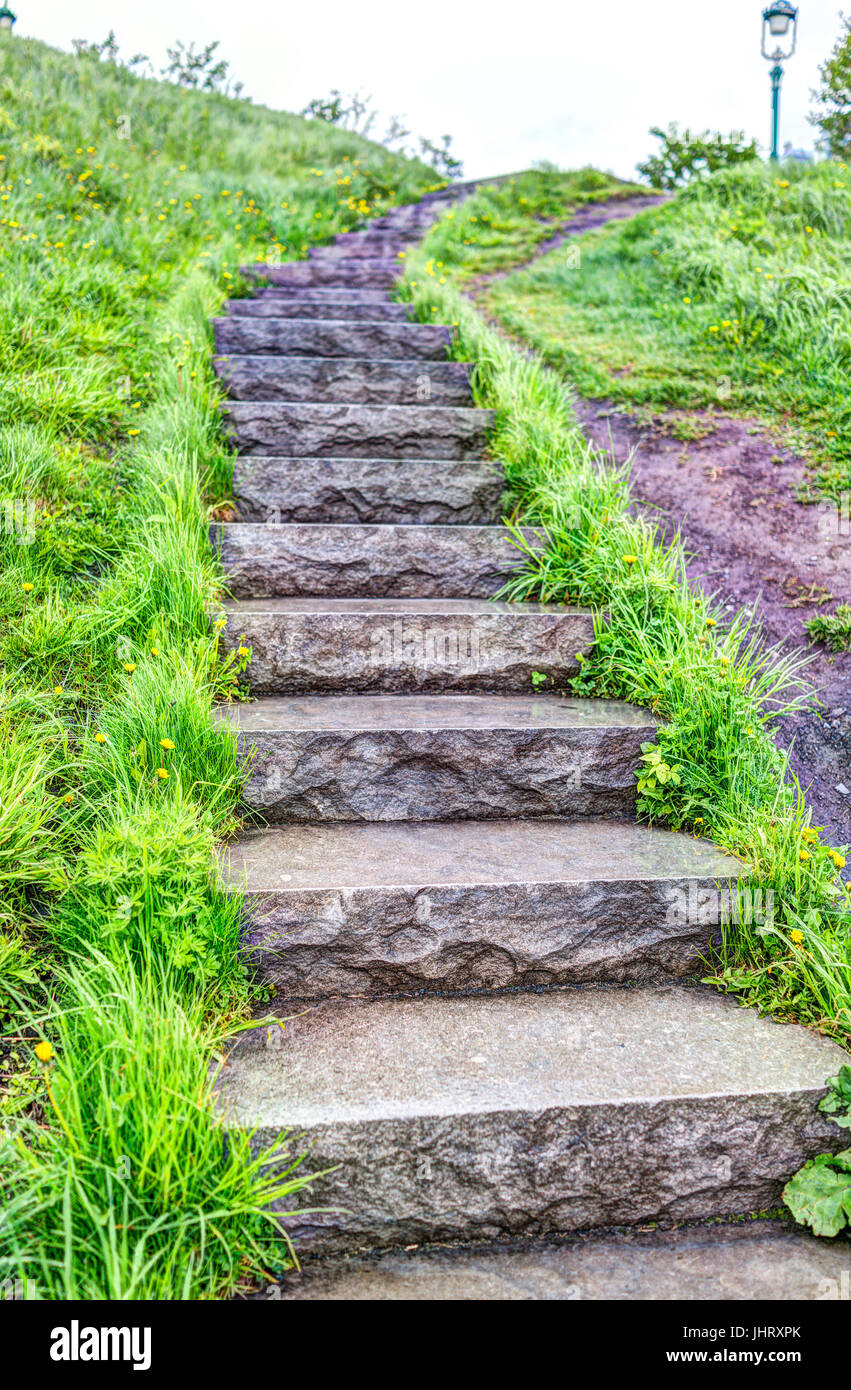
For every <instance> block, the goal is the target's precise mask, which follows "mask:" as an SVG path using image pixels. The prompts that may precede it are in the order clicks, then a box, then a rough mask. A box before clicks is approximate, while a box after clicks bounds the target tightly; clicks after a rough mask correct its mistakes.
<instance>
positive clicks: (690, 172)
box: [637, 122, 759, 189]
mask: <svg viewBox="0 0 851 1390" xmlns="http://www.w3.org/2000/svg"><path fill="white" fill-rule="evenodd" d="M650 134H651V135H655V136H656V138H657V139H658V140H660V141H661V149H659V150H657V152H656V154H651V155H649V156H648V157H647V159H646V160H645V161H644V163H643V164H639V165H638V166H637V168H638V172H639V173H640V174H643V175H644V177H645V178H646V179H648V180H649V182H650V183H651V184H652V185H653V187H654V188H667V189H673V188H679V187H680V186H681V185H682V184H684V183H688V181H689V180H690V179H694V178H701V177H702V176H703V175H705V174H711V173H714V171H715V170H716V169H725V168H727V167H728V166H729V165H731V164H744V163H747V162H748V161H750V160H753V159H758V158H759V147H758V145H757V143H756V141H755V140H747V139H746V138H745V133H744V131H743V130H731V131H730V134H729V135H722V134H721V133H720V132H719V131H710V130H703V131H700V132H697V131H691V130H689V129H688V127H686V129H685V130H683V131H682V132H681V131H680V129H679V127H678V126H677V125H676V123H675V122H672V124H671V125H669V126H668V129H667V130H662V129H661V128H660V127H659V126H653V127H652V129H651V131H650Z"/></svg>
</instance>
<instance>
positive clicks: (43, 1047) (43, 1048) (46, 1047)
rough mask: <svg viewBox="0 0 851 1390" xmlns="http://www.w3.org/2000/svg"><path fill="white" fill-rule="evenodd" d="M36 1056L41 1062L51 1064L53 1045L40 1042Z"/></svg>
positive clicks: (37, 1045)
mask: <svg viewBox="0 0 851 1390" xmlns="http://www.w3.org/2000/svg"><path fill="white" fill-rule="evenodd" d="M35 1055H36V1057H37V1058H38V1060H39V1061H40V1062H49V1061H50V1059H51V1057H52V1056H53V1043H49V1042H39V1043H36V1045H35Z"/></svg>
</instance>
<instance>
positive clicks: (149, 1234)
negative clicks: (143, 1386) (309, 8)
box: [0, 37, 437, 1298]
mask: <svg viewBox="0 0 851 1390" xmlns="http://www.w3.org/2000/svg"><path fill="white" fill-rule="evenodd" d="M128 132H129V135H130V138H123V137H124V136H126V135H127V134H128ZM436 185H437V180H436V176H435V174H434V173H433V171H432V170H430V169H428V168H427V167H426V166H425V165H423V164H419V163H417V162H414V161H409V160H405V159H402V158H400V157H398V156H395V155H392V154H390V153H389V152H388V151H386V150H384V149H383V148H381V147H380V146H376V145H374V144H371V143H370V142H368V141H366V140H363V139H361V138H360V137H358V136H355V135H351V134H349V133H347V132H344V131H340V130H338V129H336V128H334V127H330V126H328V125H327V124H325V123H323V122H308V121H304V120H302V119H300V118H298V117H294V116H289V115H287V114H286V113H277V112H271V111H268V110H264V109H262V108H257V107H252V106H250V105H249V104H247V103H245V102H237V101H234V100H230V99H228V98H225V97H220V96H215V95H209V94H203V93H186V92H183V91H180V90H178V89H177V88H175V87H171V86H168V85H164V84H162V83H157V82H152V81H143V80H140V79H137V78H135V77H133V76H132V75H131V74H129V73H128V72H127V71H126V70H125V69H123V68H121V67H120V66H118V65H116V64H114V63H107V62H102V63H98V62H97V61H96V60H94V59H92V58H72V57H69V56H68V55H64V54H60V53H57V52H55V51H53V50H51V49H48V48H46V47H45V46H43V45H41V44H37V43H31V42H25V41H19V40H17V39H15V40H9V39H8V38H3V37H0V422H2V423H0V737H2V742H3V746H4V757H3V760H2V762H0V1034H2V1037H0V1059H2V1063H3V1069H4V1073H5V1075H4V1077H3V1084H2V1086H0V1121H2V1144H3V1149H4V1153H3V1157H2V1159H0V1188H2V1197H3V1205H2V1214H0V1281H2V1280H3V1279H5V1278H7V1277H12V1278H21V1279H24V1280H27V1281H29V1283H28V1287H34V1288H35V1290H36V1292H35V1294H34V1296H36V1297H44V1298H69V1297H81V1298H147V1297H153V1298H197V1297H209V1296H222V1295H224V1294H226V1293H227V1292H228V1291H229V1290H231V1289H233V1288H234V1287H235V1286H236V1284H237V1282H238V1281H239V1280H240V1279H242V1278H244V1277H245V1276H246V1275H247V1274H248V1273H249V1272H251V1271H253V1272H255V1273H257V1272H258V1271H261V1270H263V1269H265V1268H269V1267H274V1266H275V1265H281V1264H283V1263H285V1262H286V1261H287V1260H288V1259H289V1251H288V1247H287V1245H286V1242H285V1240H284V1239H283V1238H282V1237H281V1235H280V1234H279V1232H278V1230H277V1228H276V1227H275V1225H274V1223H272V1222H271V1221H270V1220H269V1218H268V1216H266V1215H265V1214H264V1212H265V1208H266V1206H267V1203H268V1200H269V1198H270V1194H272V1191H273V1189H275V1188H276V1187H277V1191H276V1192H275V1194H274V1195H276V1196H277V1197H279V1198H285V1197H286V1195H287V1193H288V1191H290V1190H294V1189H293V1184H295V1185H297V1184H298V1183H299V1182H301V1177H300V1176H299V1174H294V1175H293V1176H292V1177H291V1178H287V1177H286V1176H284V1178H282V1179H281V1180H280V1181H278V1180H276V1179H273V1178H271V1177H269V1175H268V1173H267V1172H266V1171H265V1170H264V1167H263V1163H262V1160H261V1159H258V1158H256V1157H255V1158H252V1157H251V1156H250V1154H249V1150H248V1147H247V1145H248V1140H247V1139H245V1140H244V1141H243V1140H242V1139H238V1140H233V1139H232V1138H231V1139H229V1140H228V1143H227V1145H225V1142H224V1138H223V1131H222V1128H221V1125H220V1123H219V1122H218V1121H217V1119H216V1117H215V1114H214V1110H213V1105H212V1100H211V1093H210V1081H209V1077H208V1065H209V1059H210V1055H211V1052H212V1051H214V1049H216V1048H217V1047H219V1046H220V1045H221V1044H222V1042H223V1039H224V1038H225V1037H226V1036H227V1035H228V1033H229V1031H230V1030H232V1029H234V1028H238V1027H240V1026H241V1025H242V1021H243V1020H244V1019H245V1018H246V1016H247V1013H248V1010H249V1006H250V1005H252V1004H254V1003H256V1002H257V1000H258V998H259V996H258V992H257V989H256V987H255V986H254V984H253V983H252V981H251V979H250V978H249V976H248V974H247V973H246V971H245V969H244V968H243V966H242V965H241V963H240V961H239V958H238V954H237V945H238V940H237V928H238V918H239V912H240V906H241V904H240V900H239V897H238V895H237V896H228V895H227V894H226V893H225V892H224V891H223V890H222V887H221V884H220V882H219V877H218V873H217V869H216V861H215V858H214V853H213V850H214V845H215V842H216V841H217V840H219V839H221V838H222V837H225V836H227V835H228V834H230V833H231V832H232V831H233V829H234V828H235V824H236V806H237V801H238V797H239V791H240V787H241V784H242V780H243V777H244V768H243V767H242V766H241V763H240V759H239V757H238V755H237V751H236V744H235V738H234V736H233V734H232V732H230V731H229V730H228V729H227V728H225V727H224V726H223V725H222V724H218V723H215V724H214V722H213V720H212V717H211V711H212V706H213V702H214V701H215V700H217V699H221V698H223V697H224V698H227V697H229V696H233V695H235V694H236V679H237V676H238V674H239V665H240V662H239V661H238V660H237V661H235V660H234V659H233V658H231V657H228V658H227V659H224V660H222V659H221V658H220V653H219V637H218V632H217V631H216V630H215V629H214V628H211V625H210V620H209V616H208V615H209V608H210V605H211V604H213V603H216V602H218V600H219V599H220V598H221V595H222V591H223V590H222V579H221V575H220V573H219V571H218V568H217V565H216V562H215V560H214V557H213V554H212V551H211V547H210V545H209V541H208V525H209V520H210V515H211V512H213V511H214V510H215V508H216V507H217V505H219V504H221V503H223V502H225V501H226V500H227V498H228V497H229V493H230V486H231V461H230V450H229V448H228V445H227V442H226V440H225V438H224V436H223V434H222V430H221V424H220V414H219V405H220V400H221V395H220V391H219V387H218V384H217V382H216V379H215V377H214V375H213V373H212V369H211V361H212V338H211V330H210V326H209V320H210V318H211V317H212V316H214V315H215V314H216V313H217V312H219V311H220V308H221V305H222V303H223V300H224V299H225V298H226V297H227V296H228V295H229V294H232V293H240V292H241V291H242V289H243V285H242V281H241V280H240V273H239V266H240V264H241V263H246V262H252V261H265V260H277V259H282V258H283V259H287V258H292V257H297V256H300V255H301V254H302V253H303V252H304V251H305V250H306V249H307V247H308V246H309V245H310V244H312V243H314V242H317V241H321V240H324V239H327V238H328V237H330V236H331V235H333V234H334V233H335V232H338V231H343V230H346V229H348V228H351V227H354V226H357V225H362V224H363V223H364V222H365V221H367V220H368V219H369V218H370V217H372V216H375V215H378V214H380V213H381V212H382V211H384V210H385V209H386V208H388V207H390V206H393V204H394V203H397V202H403V201H410V200H412V199H415V198H417V197H419V196H420V195H421V194H422V193H423V192H424V191H426V190H427V189H429V188H433V187H435V186H436ZM243 664H244V663H243ZM163 741H165V744H166V746H165V747H164V746H163ZM39 1039H41V1040H42V1041H44V1042H49V1043H50V1044H51V1045H52V1047H53V1048H54V1059H53V1060H52V1061H51V1062H50V1063H49V1064H48V1065H47V1067H45V1066H42V1064H41V1063H40V1062H39V1061H37V1059H36V1057H35V1055H34V1044H35V1043H36V1042H37V1041H38V1040H39Z"/></svg>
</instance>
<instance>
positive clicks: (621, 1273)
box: [259, 1219, 851, 1303]
mask: <svg viewBox="0 0 851 1390" xmlns="http://www.w3.org/2000/svg"><path fill="white" fill-rule="evenodd" d="M850 1281H851V1243H849V1242H848V1241H845V1242H842V1243H840V1242H838V1241H836V1240H817V1239H816V1237H815V1236H811V1235H809V1234H808V1233H807V1232H806V1231H804V1230H802V1228H801V1227H800V1226H795V1225H794V1223H793V1222H786V1221H778V1220H765V1219H762V1220H758V1221H729V1222H724V1223H720V1224H719V1223H715V1224H712V1225H704V1224H698V1223H695V1224H690V1225H685V1226H678V1227H675V1228H673V1229H671V1230H636V1231H624V1230H621V1231H618V1232H617V1233H614V1234H596V1235H590V1236H588V1235H584V1236H578V1235H574V1236H562V1237H553V1236H551V1237H549V1239H547V1238H543V1239H540V1238H539V1239H537V1240H530V1241H505V1242H500V1243H498V1244H491V1245H477V1246H472V1247H471V1246H462V1247H459V1246H455V1247H452V1248H447V1247H445V1246H444V1247H428V1246H421V1247H419V1248H418V1249H415V1250H388V1251H382V1252H376V1253H374V1254H367V1255H352V1256H349V1257H348V1258H347V1259H343V1260H341V1259H330V1260H308V1261H307V1263H306V1264H305V1265H304V1266H303V1268H302V1270H301V1271H300V1272H298V1273H297V1272H295V1271H293V1272H292V1273H290V1274H286V1275H284V1277H283V1279H282V1280H281V1281H280V1283H279V1284H276V1285H275V1284H266V1285H264V1289H263V1293H262V1295H259V1296H261V1297H267V1298H268V1297H269V1296H270V1294H271V1295H273V1296H274V1297H275V1298H280V1299H281V1300H282V1301H283V1302H296V1301H301V1302H307V1301H310V1300H322V1301H323V1302H343V1301H345V1302H347V1303H352V1302H367V1301H369V1302H412V1303H413V1302H416V1303H423V1302H429V1303H436V1302H449V1301H452V1302H459V1303H460V1302H491V1303H497V1302H498V1303H502V1302H531V1301H540V1302H544V1301H565V1302H566V1301H576V1302H583V1301H587V1300H594V1301H597V1302H600V1301H603V1300H610V1299H617V1300H626V1299H629V1300H630V1301H632V1302H639V1303H642V1302H643V1303H660V1302H680V1301H682V1300H689V1301H691V1302H721V1301H723V1302H731V1301H746V1302H751V1301H753V1300H757V1301H759V1300H765V1301H771V1302H776V1301H778V1300H783V1301H788V1302H796V1303H797V1302H802V1301H810V1300H824V1299H826V1300H830V1301H839V1300H840V1299H842V1298H843V1297H847V1293H846V1292H844V1291H845V1290H847V1288H848V1287H849V1282H850Z"/></svg>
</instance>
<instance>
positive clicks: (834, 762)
mask: <svg viewBox="0 0 851 1390" xmlns="http://www.w3.org/2000/svg"><path fill="white" fill-rule="evenodd" d="M654 201H657V202H658V201H662V200H661V199H655V200H654V199H653V198H649V197H648V198H646V199H631V200H629V199H627V200H617V201H615V202H612V203H605V204H596V205H594V206H593V207H589V208H585V209H583V210H582V215H581V216H579V215H577V216H576V217H575V218H572V219H571V220H570V221H569V222H567V223H565V225H564V227H563V228H562V229H561V230H560V231H559V232H558V233H557V234H556V235H554V236H553V237H552V238H550V240H549V241H548V242H545V243H543V244H542V245H541V246H540V247H538V248H537V251H536V254H535V256H534V257H533V260H537V259H538V258H539V257H540V256H541V255H543V254H545V253H546V251H548V250H552V249H553V248H554V247H555V246H557V245H560V244H561V243H562V242H563V241H565V240H566V239H567V238H568V237H570V236H574V235H579V234H580V233H581V232H584V231H588V230H590V229H591V227H596V226H602V225H604V224H605V223H606V222H609V221H612V220H615V219H620V218H623V217H626V216H630V215H631V214H632V213H633V212H635V211H637V210H638V205H639V204H640V205H641V207H646V206H649V205H651V204H652V203H653V202H654ZM586 214H590V215H588V216H586ZM527 264H528V263H527ZM514 269H519V267H514ZM506 273H510V272H500V273H499V274H500V275H502V274H506ZM490 278H498V277H496V276H495V277H490ZM487 283H488V278H481V279H479V280H478V281H477V282H476V283H475V284H473V285H472V286H471V288H470V293H471V295H472V297H474V298H475V299H479V298H480V297H481V294H482V292H483V290H484V289H485V287H486V285H487ZM497 326H498V325H497ZM576 408H577V412H578V415H579V418H580V421H581V423H582V426H583V428H584V430H585V432H586V434H587V435H588V437H589V438H590V439H592V440H593V442H594V443H595V444H597V445H599V446H600V447H601V448H610V447H611V448H612V449H613V451H614V454H615V457H616V458H618V459H621V460H622V459H625V458H626V457H627V456H628V455H630V454H634V466H635V473H634V484H633V491H634V496H635V505H636V507H637V508H638V509H639V510H641V511H644V512H645V513H646V514H648V515H653V516H655V517H658V518H659V519H660V520H662V521H663V522H665V523H667V524H668V525H669V526H670V527H671V528H674V527H676V528H679V529H680V531H681V533H682V536H683V540H684V543H685V546H686V549H687V551H688V552H689V555H690V556H691V559H690V563H689V574H690V576H691V577H692V578H693V579H694V580H695V581H696V582H698V583H699V584H700V585H701V586H702V587H703V588H704V589H706V590H707V591H709V592H713V591H714V592H716V593H717V594H719V595H720V596H721V598H722V599H723V600H725V601H726V602H727V603H728V604H729V605H730V607H731V609H733V608H739V607H743V606H745V605H749V606H757V608H758V612H759V615H760V620H761V622H762V625H763V628H764V630H765V635H766V640H767V641H768V642H769V643H774V642H782V643H784V644H785V646H786V647H787V648H788V649H792V648H795V649H800V650H801V651H806V652H807V654H808V655H810V656H811V657H812V658H813V660H812V665H811V666H810V668H809V670H808V677H809V679H810V680H811V682H812V685H813V689H814V692H815V693H816V695H817V697H818V699H819V701H820V702H821V706H820V708H818V709H817V710H814V711H813V712H808V713H805V714H802V715H799V716H797V717H796V718H795V719H792V720H786V721H784V723H783V725H782V728H781V729H780V731H779V732H778V743H780V744H782V745H783V746H784V747H786V746H788V745H789V744H790V742H791V743H792V766H793V769H794V771H795V773H796V775H797V776H798V778H799V779H800V781H801V785H802V786H803V787H804V788H805V790H806V791H807V794H808V799H809V801H810V804H811V806H812V808H813V817H814V821H815V823H817V824H820V825H823V826H824V827H825V829H826V831H827V833H828V836H829V838H830V840H831V842H832V843H833V844H845V843H848V842H851V653H848V652H843V653H840V654H839V655H836V656H831V654H830V653H829V652H828V651H827V650H826V649H825V648H824V647H822V646H817V647H815V646H812V645H811V644H810V643H809V641H808V638H807V634H806V630H805V627H804V624H805V622H806V620H807V619H808V618H810V617H813V616H814V615H815V614H816V613H818V612H819V611H820V608H821V607H824V608H825V609H827V608H828V607H829V608H831V609H832V608H833V606H834V603H835V602H848V601H849V600H851V535H849V534H847V533H848V531H849V527H848V525H847V521H846V524H845V525H844V526H841V525H840V524H838V517H836V518H828V517H827V516H826V515H825V510H826V509H819V508H817V507H812V506H804V505H802V504H801V503H800V502H798V501H797V500H796V488H797V485H798V482H799V481H800V479H801V478H802V476H803V474H804V471H805V468H804V463H803V461H802V460H801V459H800V458H798V457H796V456H795V455H794V454H791V453H790V452H789V451H788V450H783V449H782V448H779V447H778V445H777V442H776V440H774V439H772V438H771V436H770V435H769V434H768V433H767V432H766V431H765V430H763V429H761V428H760V427H759V426H757V425H756V424H755V423H754V422H753V421H750V420H745V419H735V418H732V417H730V416H728V415H721V414H713V413H711V412H703V413H700V412H698V413H697V414H696V415H695V412H690V413H689V418H690V419H694V418H697V419H698V420H699V422H700V426H701V430H700V432H701V433H703V431H704V430H705V436H704V437H703V438H700V439H696V440H694V441H691V442H688V443H683V442H682V440H681V439H679V438H677V437H676V429H677V414H676V412H671V413H670V414H668V415H667V416H666V415H665V414H663V413H661V412H658V413H657V414H656V415H655V416H654V418H653V422H652V424H649V425H648V424H645V423H642V422H641V421H639V420H638V419H636V418H635V417H634V416H630V415H629V414H626V413H624V412H622V411H621V410H620V409H618V408H616V407H615V406H613V405H612V404H611V403H609V402H605V401H589V400H577V401H576ZM843 532H844V533H845V534H843Z"/></svg>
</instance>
